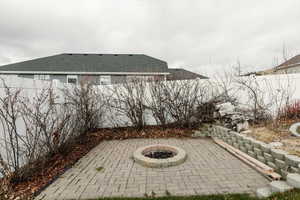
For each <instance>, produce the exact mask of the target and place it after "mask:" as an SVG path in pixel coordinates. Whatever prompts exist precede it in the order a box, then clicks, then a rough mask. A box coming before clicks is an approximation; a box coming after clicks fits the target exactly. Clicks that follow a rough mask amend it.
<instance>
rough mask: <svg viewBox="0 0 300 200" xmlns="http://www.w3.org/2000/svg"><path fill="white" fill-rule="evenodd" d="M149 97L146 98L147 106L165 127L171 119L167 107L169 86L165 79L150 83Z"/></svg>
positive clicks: (157, 121) (158, 122) (156, 119)
mask: <svg viewBox="0 0 300 200" xmlns="http://www.w3.org/2000/svg"><path fill="white" fill-rule="evenodd" d="M148 86H149V87H148V88H149V93H150V95H149V98H147V99H146V101H147V107H148V109H150V110H151V112H152V115H153V117H154V119H155V121H156V123H157V124H159V125H162V126H163V127H164V126H166V124H167V123H168V122H169V121H170V120H169V119H168V116H169V112H168V109H167V96H166V94H168V93H166V91H167V88H166V87H167V86H166V82H165V81H159V80H158V81H152V82H149V84H148Z"/></svg>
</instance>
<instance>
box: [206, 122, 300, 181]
mask: <svg viewBox="0 0 300 200" xmlns="http://www.w3.org/2000/svg"><path fill="white" fill-rule="evenodd" d="M208 136H212V137H215V138H218V139H220V140H222V141H224V142H226V143H227V144H229V145H231V146H233V147H235V148H237V149H239V150H241V151H242V152H244V153H246V154H248V155H250V156H251V157H253V158H255V159H257V160H259V161H261V162H262V163H265V164H266V165H268V166H270V167H272V168H273V169H275V171H276V172H277V173H279V174H281V175H282V177H283V178H286V176H287V175H288V174H289V173H298V174H300V157H298V156H295V155H289V154H288V153H287V152H285V151H283V150H280V149H275V148H271V147H270V146H269V145H268V144H265V143H263V142H261V141H257V140H255V139H253V138H250V137H247V136H245V135H242V134H240V133H237V132H235V131H232V130H230V129H228V128H225V127H222V126H216V125H214V126H212V127H211V128H210V131H209V133H208Z"/></svg>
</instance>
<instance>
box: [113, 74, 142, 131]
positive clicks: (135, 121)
mask: <svg viewBox="0 0 300 200" xmlns="http://www.w3.org/2000/svg"><path fill="white" fill-rule="evenodd" d="M145 89H146V87H145V81H143V80H139V79H133V80H132V81H130V82H125V83H123V84H117V85H114V86H113V87H112V88H111V90H112V93H113V96H112V99H111V101H110V106H111V107H112V108H113V109H115V111H116V112H117V114H120V115H123V116H126V117H127V118H128V119H129V120H130V122H131V124H132V125H133V126H135V127H137V128H139V129H141V128H143V127H144V126H145V124H146V123H145V116H144V114H145V109H146V106H145V103H146V102H145Z"/></svg>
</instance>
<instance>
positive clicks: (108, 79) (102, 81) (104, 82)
mask: <svg viewBox="0 0 300 200" xmlns="http://www.w3.org/2000/svg"><path fill="white" fill-rule="evenodd" d="M109 84H111V76H100V85H109Z"/></svg>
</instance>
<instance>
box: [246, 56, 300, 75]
mask: <svg viewBox="0 0 300 200" xmlns="http://www.w3.org/2000/svg"><path fill="white" fill-rule="evenodd" d="M294 73H300V55H297V56H294V57H292V58H291V59H289V60H287V61H285V62H284V63H282V64H280V65H278V66H277V67H274V68H272V69H268V70H264V71H259V72H252V73H248V74H246V75H250V74H255V75H268V74H294Z"/></svg>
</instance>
